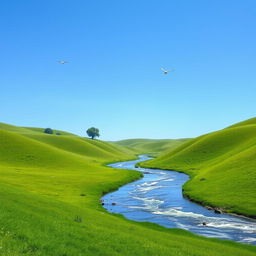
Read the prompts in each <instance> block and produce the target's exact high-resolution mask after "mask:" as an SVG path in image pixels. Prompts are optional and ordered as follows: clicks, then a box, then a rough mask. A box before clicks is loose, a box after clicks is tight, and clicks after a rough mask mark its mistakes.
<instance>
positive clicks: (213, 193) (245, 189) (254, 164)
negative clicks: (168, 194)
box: [142, 118, 256, 217]
mask: <svg viewBox="0 0 256 256" xmlns="http://www.w3.org/2000/svg"><path fill="white" fill-rule="evenodd" d="M142 165H143V166H146V167H158V168H163V169H173V170H179V171H184V172H186V173H188V174H189V175H190V176H191V178H192V179H191V180H190V181H188V182H187V183H186V184H185V185H184V194H185V195H187V196H189V197H190V198H191V199H193V200H195V201H198V202H201V203H203V204H205V205H211V206H218V207H221V208H223V209H224V210H225V211H227V212H233V213H239V214H243V215H247V216H251V217H256V198H255V194H256V187H255V182H256V118H252V119H249V120H246V121H243V122H240V123H238V124H235V125H232V126H230V127H228V128H226V129H223V130H220V131H217V132H213V133H209V134H206V135H203V136H200V137H198V138H195V139H191V140H190V141H188V142H186V143H184V144H182V145H181V146H180V147H177V148H176V149H174V150H170V151H168V152H167V153H165V154H162V155H161V156H159V157H158V158H157V159H154V160H151V161H148V162H146V163H143V164H142Z"/></svg>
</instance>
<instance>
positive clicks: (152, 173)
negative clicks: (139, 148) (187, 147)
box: [102, 155, 256, 245]
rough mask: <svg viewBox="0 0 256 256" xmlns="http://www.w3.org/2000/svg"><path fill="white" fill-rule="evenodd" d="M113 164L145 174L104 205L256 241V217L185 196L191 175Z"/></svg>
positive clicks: (226, 236)
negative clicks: (184, 188) (216, 209)
mask: <svg viewBox="0 0 256 256" xmlns="http://www.w3.org/2000/svg"><path fill="white" fill-rule="evenodd" d="M148 159H150V158H149V157H147V156H145V155H142V156H140V158H139V159H138V160H134V161H128V162H118V163H114V164H110V165H109V166H110V167H113V168H120V169H131V170H137V171H141V172H142V173H143V174H144V177H143V178H142V179H140V180H137V181H134V182H132V183H129V184H127V185H124V186H122V187H121V188H119V189H118V190H117V191H114V192H112V193H109V194H107V195H105V196H104V197H103V198H102V200H103V202H104V207H105V208H106V209H107V210H108V211H109V212H113V213H120V214H122V215H124V216H125V217H126V218H128V219H131V220H135V221H148V222H153V223H157V224H160V225H162V226H165V227H168V228H182V229H186V230H189V231H191V232H193V233H196V234H199V235H203V236H207V237H216V238H220V239H228V240H234V241H238V242H241V243H248V244H255V245H256V221H254V220H250V219H247V218H242V217H237V216H232V215H228V214H217V213H215V212H214V211H212V210H208V209H206V208H204V207H202V206H200V205H198V204H196V203H194V202H191V201H189V200H187V199H186V198H184V197H183V195H182V185H183V184H184V183H185V182H186V181H187V180H188V179H189V177H188V176H187V175H186V174H183V173H178V172H175V171H163V170H158V169H145V168H136V167H135V165H136V163H138V162H142V161H145V160H148Z"/></svg>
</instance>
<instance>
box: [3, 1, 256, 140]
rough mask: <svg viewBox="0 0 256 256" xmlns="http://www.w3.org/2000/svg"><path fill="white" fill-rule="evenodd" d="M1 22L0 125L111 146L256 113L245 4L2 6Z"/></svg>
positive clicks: (254, 56)
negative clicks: (96, 137)
mask: <svg viewBox="0 0 256 256" xmlns="http://www.w3.org/2000/svg"><path fill="white" fill-rule="evenodd" d="M0 17H1V19H0V29H1V40H0V49H1V58H0V70H1V76H0V86H1V94H0V116H1V120H0V121H1V122H5V123H9V124H14V125H19V126H33V127H51V128H55V129H62V130H66V131H70V132H73V133H76V134H79V135H82V136H85V135H86V132H85V131H86V130H87V128H89V127H91V126H95V127H97V128H99V129H100V132H101V135H102V136H101V139H104V140H118V139H126V138H180V137H195V136H198V135H201V134H203V133H207V132H210V131H214V130H217V129H221V128H224V127H225V126H228V125H231V124H232V123H235V122H238V121H241V120H244V119H248V118H251V117H254V116H255V110H256V100H255V98H256V33H255V28H256V1H254V0H251V1H250V0H245V1H236V0H232V1H229V0H226V1H219V0H217V1H216V0H215V1H205V0H194V1H190V0H176V1H169V0H162V1H157V0H155V1H150V0H147V1H146V0H145V1H144V0H141V1H134V0H132V1H120V0H110V1H103V0H99V1H86V0H76V1H67V0H66V1H65V0H61V1H59V0H54V1H52V0H51V1H50V0H43V1H41V0H38V1H34V0H25V1H20V0H12V1H7V0H3V1H1V3H0ZM59 59H65V60H67V61H69V63H68V64H66V65H61V64H58V63H57V60H59ZM161 67H164V68H167V69H172V68H175V70H176V71H175V72H173V73H170V74H168V75H163V74H162V73H161V71H160V68H161Z"/></svg>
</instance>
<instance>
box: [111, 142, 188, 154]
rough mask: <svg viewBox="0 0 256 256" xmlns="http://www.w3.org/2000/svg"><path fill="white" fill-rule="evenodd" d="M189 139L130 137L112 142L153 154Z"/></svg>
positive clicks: (174, 146) (141, 152) (139, 152)
mask: <svg viewBox="0 0 256 256" xmlns="http://www.w3.org/2000/svg"><path fill="white" fill-rule="evenodd" d="M188 140H189V139H162V140H157V139H155V140H154V139H128V140H119V141H112V142H110V143H112V144H115V145H120V146H123V147H125V148H127V149H130V150H132V151H135V152H137V153H138V154H144V153H150V154H152V153H160V152H164V151H166V150H171V149H174V148H176V147H178V146H180V145H181V144H183V143H184V142H186V141H188Z"/></svg>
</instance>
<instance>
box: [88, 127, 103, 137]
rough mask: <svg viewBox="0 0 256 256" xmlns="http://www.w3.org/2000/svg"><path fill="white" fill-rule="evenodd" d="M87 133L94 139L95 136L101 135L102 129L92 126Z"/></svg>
mask: <svg viewBox="0 0 256 256" xmlns="http://www.w3.org/2000/svg"><path fill="white" fill-rule="evenodd" d="M86 133H87V134H88V136H89V137H91V138H92V139H94V138H95V137H99V136H100V131H99V129H97V128H95V127H91V128H89V129H88V130H87V131H86Z"/></svg>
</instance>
